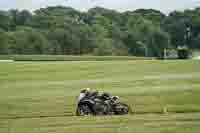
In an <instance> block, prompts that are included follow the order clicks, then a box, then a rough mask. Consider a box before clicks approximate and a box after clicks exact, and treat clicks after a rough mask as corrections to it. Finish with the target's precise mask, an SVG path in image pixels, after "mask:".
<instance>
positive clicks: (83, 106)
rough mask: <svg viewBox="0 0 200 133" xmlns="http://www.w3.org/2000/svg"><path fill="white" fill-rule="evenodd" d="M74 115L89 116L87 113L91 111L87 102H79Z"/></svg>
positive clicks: (89, 113) (90, 113) (91, 113)
mask: <svg viewBox="0 0 200 133" xmlns="http://www.w3.org/2000/svg"><path fill="white" fill-rule="evenodd" d="M76 115H77V116H89V115H93V112H92V110H91V109H90V107H89V106H88V105H87V104H81V105H79V106H78V107H77V109H76Z"/></svg>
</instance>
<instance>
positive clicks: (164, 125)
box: [0, 60, 200, 133]
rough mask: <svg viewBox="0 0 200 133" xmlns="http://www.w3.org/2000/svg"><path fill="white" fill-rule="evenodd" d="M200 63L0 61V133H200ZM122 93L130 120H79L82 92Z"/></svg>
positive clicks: (102, 118)
mask: <svg viewBox="0 0 200 133" xmlns="http://www.w3.org/2000/svg"><path fill="white" fill-rule="evenodd" d="M199 68H200V62H199V61H177V60H173V61H156V60H152V61H151V60H149V61H142V60H141V61H100V62H98V61H84V62H83V61H72V62H0V91H1V93H0V133H64V132H70V133H93V132H95V133H133V132H135V133H198V132H199V131H200V69H199ZM84 87H90V88H98V89H99V90H100V91H108V92H111V93H112V94H114V95H119V96H120V97H121V99H122V100H123V101H124V102H126V103H128V104H129V105H130V106H131V107H132V109H133V113H132V114H130V115H128V116H109V117H87V118H86V117H85V118H81V117H76V116H74V109H75V99H76V96H77V95H78V93H79V90H80V88H84Z"/></svg>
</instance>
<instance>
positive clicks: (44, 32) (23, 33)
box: [0, 6, 200, 57]
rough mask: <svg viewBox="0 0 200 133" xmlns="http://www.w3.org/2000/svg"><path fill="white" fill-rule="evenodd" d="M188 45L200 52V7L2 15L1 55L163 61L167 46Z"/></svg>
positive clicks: (60, 8) (58, 8)
mask: <svg viewBox="0 0 200 133" xmlns="http://www.w3.org/2000/svg"><path fill="white" fill-rule="evenodd" d="M183 45H186V46H187V47H189V48H190V49H200V8H196V9H192V10H185V11H174V12H171V13H169V14H168V15H166V14H164V13H162V12H160V11H157V10H153V9H138V10H135V11H126V12H117V11H115V10H109V9H105V8H100V7H96V8H92V9H90V10H88V11H87V12H80V11H77V10H75V9H73V8H70V7H63V6H55V7H47V8H41V9H38V10H35V11H34V12H29V11H28V10H22V11H19V10H13V9H12V10H8V11H2V10H1V11H0V54H52V55H54V54H56V55H100V56H101V55H134V56H149V57H150V56H156V57H160V56H162V55H163V50H164V49H165V48H176V47H177V46H183Z"/></svg>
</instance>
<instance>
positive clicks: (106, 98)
mask: <svg viewBox="0 0 200 133" xmlns="http://www.w3.org/2000/svg"><path fill="white" fill-rule="evenodd" d="M102 97H103V99H105V100H108V99H109V98H110V97H111V95H110V93H107V92H104V93H103V94H102Z"/></svg>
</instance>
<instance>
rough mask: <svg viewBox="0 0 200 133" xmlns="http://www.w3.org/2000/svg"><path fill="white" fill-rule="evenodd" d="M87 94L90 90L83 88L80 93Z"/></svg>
mask: <svg viewBox="0 0 200 133" xmlns="http://www.w3.org/2000/svg"><path fill="white" fill-rule="evenodd" d="M88 92H90V88H83V89H81V91H80V93H88Z"/></svg>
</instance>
